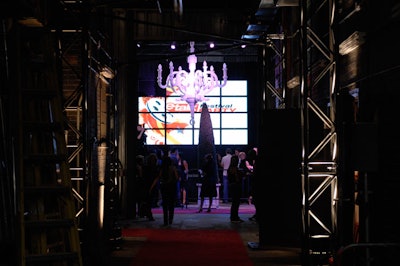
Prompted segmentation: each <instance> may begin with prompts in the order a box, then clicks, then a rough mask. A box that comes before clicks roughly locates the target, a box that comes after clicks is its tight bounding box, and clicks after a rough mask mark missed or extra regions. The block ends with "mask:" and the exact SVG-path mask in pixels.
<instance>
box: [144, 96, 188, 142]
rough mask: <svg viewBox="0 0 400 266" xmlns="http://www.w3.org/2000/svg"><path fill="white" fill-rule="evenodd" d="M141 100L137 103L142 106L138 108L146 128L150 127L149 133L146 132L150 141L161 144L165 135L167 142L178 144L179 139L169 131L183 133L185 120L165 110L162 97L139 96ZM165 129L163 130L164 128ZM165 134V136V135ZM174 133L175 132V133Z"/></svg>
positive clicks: (186, 125)
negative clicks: (182, 120)
mask: <svg viewBox="0 0 400 266" xmlns="http://www.w3.org/2000/svg"><path fill="white" fill-rule="evenodd" d="M141 100H142V102H141V103H139V105H141V106H144V108H142V109H141V110H140V112H144V113H141V117H140V119H141V120H142V122H143V123H144V124H145V125H146V128H149V129H152V131H151V133H146V134H148V135H150V136H148V138H149V137H150V139H149V140H150V141H151V142H154V143H155V144H158V145H163V144H165V143H164V140H165V137H166V138H167V140H168V143H171V144H179V143H180V141H179V140H178V139H177V138H176V137H173V136H172V135H171V134H170V133H171V132H172V131H174V132H175V133H177V134H178V135H179V134H184V132H183V131H182V129H183V128H186V127H188V126H189V124H188V123H186V122H181V121H180V120H179V119H177V118H175V117H174V115H173V114H172V113H166V112H165V101H164V99H163V98H161V97H159V98H157V97H156V98H155V97H141ZM164 129H165V130H164ZM166 134H167V136H165V135H166ZM175 135H176V134H175Z"/></svg>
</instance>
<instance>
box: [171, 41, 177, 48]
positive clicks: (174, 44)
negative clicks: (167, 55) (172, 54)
mask: <svg viewBox="0 0 400 266" xmlns="http://www.w3.org/2000/svg"><path fill="white" fill-rule="evenodd" d="M171 49H172V50H175V49H176V43H175V42H173V43H171Z"/></svg>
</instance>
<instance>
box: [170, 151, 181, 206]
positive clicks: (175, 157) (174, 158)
mask: <svg viewBox="0 0 400 266" xmlns="http://www.w3.org/2000/svg"><path fill="white" fill-rule="evenodd" d="M169 157H171V159H172V164H173V165H175V167H176V169H177V170H178V175H179V177H180V176H181V173H180V172H179V171H180V167H179V150H178V148H172V149H171V150H170V152H169ZM175 199H176V202H175V204H176V207H183V205H182V202H181V179H180V178H179V179H178V181H177V182H176V197H175Z"/></svg>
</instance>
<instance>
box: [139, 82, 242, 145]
mask: <svg viewBox="0 0 400 266" xmlns="http://www.w3.org/2000/svg"><path fill="white" fill-rule="evenodd" d="M206 98H207V100H206V101H204V102H197V103H196V105H195V108H194V123H193V124H191V123H190V120H191V114H190V106H189V104H188V103H187V102H186V101H184V100H182V99H181V95H180V94H179V92H177V91H176V90H173V89H168V88H167V89H166V94H165V96H162V97H160V96H142V97H138V115H139V117H138V121H139V124H142V125H144V127H145V128H146V134H147V145H197V144H198V141H199V128H200V116H201V110H202V105H203V103H206V104H207V107H208V111H209V113H210V117H211V122H212V126H213V130H214V141H215V145H247V144H248V129H247V128H248V115H247V111H248V96H247V81H246V80H229V81H228V82H227V84H226V86H224V87H223V88H215V89H214V90H212V91H211V92H210V93H209V94H208V95H206Z"/></svg>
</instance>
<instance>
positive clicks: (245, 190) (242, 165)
mask: <svg viewBox="0 0 400 266" xmlns="http://www.w3.org/2000/svg"><path fill="white" fill-rule="evenodd" d="M238 157H239V163H238V167H239V170H240V172H241V173H242V174H243V178H242V196H243V197H245V196H246V197H248V196H249V187H248V179H247V174H248V172H249V169H248V168H247V165H248V162H247V159H246V157H247V155H246V153H245V152H244V151H241V152H239V156H238Z"/></svg>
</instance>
